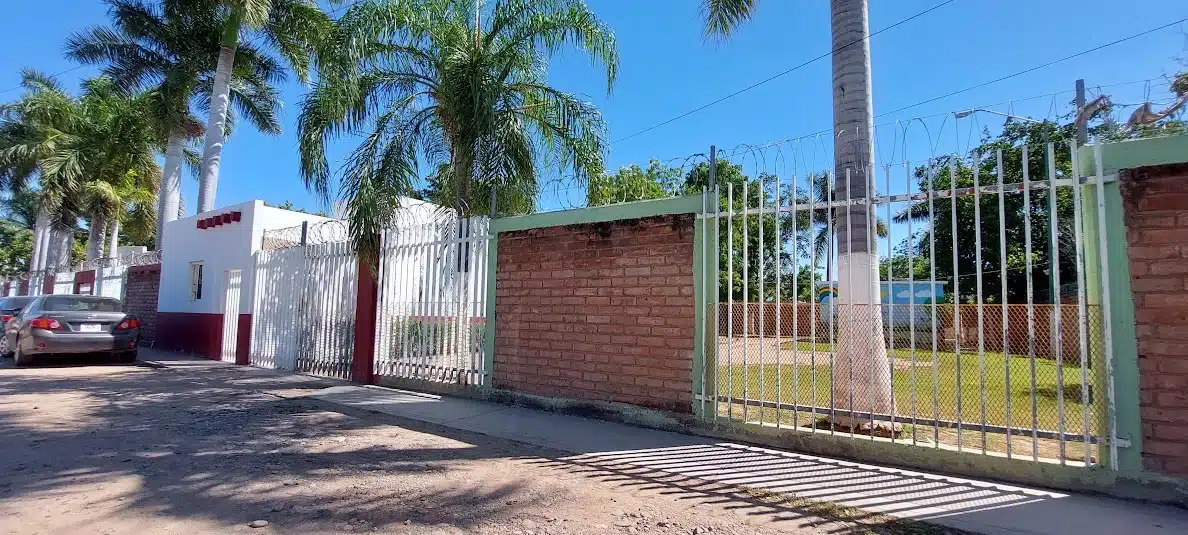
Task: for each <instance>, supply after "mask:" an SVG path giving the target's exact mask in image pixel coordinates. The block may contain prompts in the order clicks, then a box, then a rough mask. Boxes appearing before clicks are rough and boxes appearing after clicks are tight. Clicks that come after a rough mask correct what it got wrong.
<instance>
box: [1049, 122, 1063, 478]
mask: <svg viewBox="0 0 1188 535" xmlns="http://www.w3.org/2000/svg"><path fill="white" fill-rule="evenodd" d="M1048 217H1049V223H1048V233H1049V234H1050V235H1051V236H1050V237H1051V240H1052V242H1051V243H1052V252H1051V254H1050V255H1048V269H1049V270H1050V272H1051V274H1052V282H1051V286H1052V290H1051V294H1052V295H1051V299H1050V300H1051V301H1052V319H1051V323H1050V324H1049V327H1050V328H1051V334H1050V335H1049V341H1050V342H1051V343H1050V347H1053V348H1055V349H1054V350H1055V353H1056V355H1055V356H1056V414H1057V418H1059V422H1058V424H1059V433H1060V435H1059V436H1060V438H1059V444H1060V464H1062V465H1063V464H1065V463H1066V461H1065V459H1064V458H1065V437H1064V429H1065V425H1064V348H1063V345H1062V343H1061V337H1062V335H1063V334H1064V333H1063V331H1061V329H1060V319H1061V318H1060V316H1062V315H1063V313H1064V309H1063V307H1062V306H1061V304H1060V217H1059V215H1057V213H1056V145H1055V144H1054V143H1048Z"/></svg>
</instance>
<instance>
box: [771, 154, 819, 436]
mask: <svg viewBox="0 0 1188 535" xmlns="http://www.w3.org/2000/svg"><path fill="white" fill-rule="evenodd" d="M810 176H811V175H810ZM810 191H811V188H810ZM789 193H790V194H791V195H792V202H791V203H790V204H791V206H792V210H791V211H790V212H788V213H789V215H790V216H791V217H790V219H791V221H792V428H793V429H800V351H799V350H800V250H798V249H797V247H796V246H797V245H798V244H799V243H800V242H799V240H797V239H796V237H797V236H799V235H800V234H799V232H798V231H797V229H796V218H797V217H799V215H800V214H799V213H798V212H797V206H796V201H797V200H798V199H799V195H797V194H796V175H792V190H791V191H790V192H789ZM809 213H810V214H811V213H812V212H811V211H810V212H809ZM809 227H810V228H812V216H811V215H810V218H809ZM782 243H783V242H781V244H782ZM809 295H812V293H811V292H810V293H809ZM780 327H781V328H782V327H783V326H782V325H781V326H780ZM781 340H782V338H781ZM810 343H816V341H815V340H811V341H810ZM814 371H815V370H814ZM780 373H781V374H783V371H782V370H781V371H780ZM781 393H782V392H781ZM813 403H816V400H815V399H814V400H813Z"/></svg>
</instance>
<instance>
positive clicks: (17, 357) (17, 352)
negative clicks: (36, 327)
mask: <svg viewBox="0 0 1188 535" xmlns="http://www.w3.org/2000/svg"><path fill="white" fill-rule="evenodd" d="M12 360H13V361H14V362H15V363H16V365H17V366H28V365H30V364H33V356H32V355H26V354H25V352H24V351H21V344H20V341H19V340H18V341H17V345H16V347H15V348H14V349H13V353H12Z"/></svg>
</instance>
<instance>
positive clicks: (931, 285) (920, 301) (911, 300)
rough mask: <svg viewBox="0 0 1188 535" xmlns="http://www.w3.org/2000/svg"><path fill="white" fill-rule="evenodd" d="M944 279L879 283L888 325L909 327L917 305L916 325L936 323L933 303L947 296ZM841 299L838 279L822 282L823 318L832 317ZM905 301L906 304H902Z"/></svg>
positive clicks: (826, 320) (818, 295)
mask: <svg viewBox="0 0 1188 535" xmlns="http://www.w3.org/2000/svg"><path fill="white" fill-rule="evenodd" d="M947 284H948V283H947V282H944V281H914V282H908V281H894V282H881V283H879V289H880V291H879V293H880V294H881V295H880V302H882V304H883V305H893V306H884V307H883V325H884V326H887V327H893V328H894V327H908V326H910V325H912V321H911V320H912V314H913V312H912V309H913V308H914V309H915V320H916V321H915V326H916V328H923V327H925V326H931V325H932V308H931V307H929V306H924V305H931V304H933V303H937V302H939V301H941V300H942V299H944V296H945V286H946V285H947ZM836 299H837V282H818V283H817V301H818V302H820V304H821V306H820V308H819V310H820V311H821V317H820V320H821V321H822V322H828V321H829V315H830V314H834V315H835V316H834V318H835V319H836V314H837V310H834V306H833V303H834V301H835V300H836ZM900 305H902V306H900Z"/></svg>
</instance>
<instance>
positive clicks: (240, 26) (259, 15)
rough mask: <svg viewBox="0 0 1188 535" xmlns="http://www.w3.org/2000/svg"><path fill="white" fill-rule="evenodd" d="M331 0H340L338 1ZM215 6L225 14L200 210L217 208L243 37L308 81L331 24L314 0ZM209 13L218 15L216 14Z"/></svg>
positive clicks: (250, 0) (269, 128) (269, 126)
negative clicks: (274, 53)
mask: <svg viewBox="0 0 1188 535" xmlns="http://www.w3.org/2000/svg"><path fill="white" fill-rule="evenodd" d="M331 3H332V4H334V3H337V0H335V1H333V2H331ZM214 7H215V8H216V10H217V11H218V12H226V15H225V16H217V19H218V20H219V21H221V22H222V23H223V33H222V39H221V40H220V43H219V45H220V46H219V51H218V62H217V65H216V67H215V73H214V80H213V84H212V86H211V88H210V101H209V102H210V113H209V117H208V118H207V122H206V140H205V143H204V146H203V150H202V168H201V177H200V178H199V182H198V213H202V212H206V211H209V210H214V207H215V192H216V190H217V189H218V182H219V167H220V164H221V162H222V155H223V144H224V143H225V141H226V136H225V131H226V126H227V125H226V122H227V117H228V116H227V112H228V110H229V109H230V106H231V104H232V103H233V100H232V85H233V80H234V65H235V59H236V55H237V53H238V51H239V48H240V41H241V39H243V38H244V37H247V38H248V41H249V42H256V41H259V42H261V43H263V44H264V45H266V46H267V48H268V49H271V50H274V51H276V52H278V53H279V54H280V56H281V57H282V58H283V59H284V61H285V62H286V63H288V65H289V67H290V68H291V69H292V70H293V72H295V73H296V74H297V78H298V79H299V80H301V82H303V83H304V82H307V81H308V80H309V69H310V64H311V61H312V59H313V56H314V52H315V49H316V48H317V47H318V46H320V45H321V44H322V40H323V39H325V38H326V37H327V35H328V34H329V32H330V30H331V27H332V24H333V23H332V22H331V20H330V17H329V15H327V14H326V13H325V12H323V11H322V10H321V8H319V7H318V4H317V2H315V1H314V0H222V1H220V2H218V3H217V4H216V5H215V6H214ZM211 14H212V15H215V12H214V11H212V13H211ZM256 52H257V53H260V52H263V50H257V51H256ZM248 59H249V60H252V59H255V58H248ZM269 59H270V60H271V61H274V62H275V60H272V59H271V58H269ZM277 81H279V80H277ZM262 124H263V126H265V127H266V128H262V129H261V131H262V132H264V133H266V134H277V133H280V125H279V124H277V123H275V122H274V121H269V122H264V123H262Z"/></svg>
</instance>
